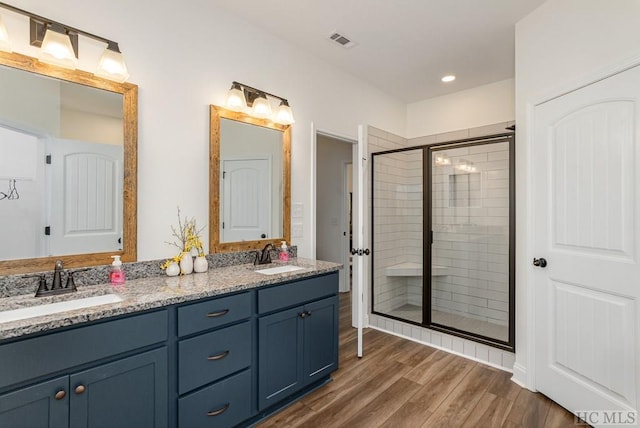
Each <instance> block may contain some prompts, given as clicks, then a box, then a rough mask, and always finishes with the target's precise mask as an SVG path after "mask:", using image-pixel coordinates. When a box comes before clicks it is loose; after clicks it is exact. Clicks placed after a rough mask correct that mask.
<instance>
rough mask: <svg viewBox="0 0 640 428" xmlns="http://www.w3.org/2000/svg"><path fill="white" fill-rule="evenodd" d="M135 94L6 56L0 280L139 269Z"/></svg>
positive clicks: (2, 61)
mask: <svg viewBox="0 0 640 428" xmlns="http://www.w3.org/2000/svg"><path fill="white" fill-rule="evenodd" d="M137 91H138V90H137V86H136V85H133V84H129V83H116V82H112V81H109V80H105V79H102V78H98V77H95V76H94V75H93V74H90V73H87V72H84V71H78V70H66V69H63V68H59V67H56V66H51V65H47V64H43V63H40V62H38V61H37V60H36V59H35V58H31V57H28V56H24V55H20V54H16V53H11V54H10V53H4V52H0V93H1V94H2V96H0V236H2V239H1V240H0V274H15V273H25V272H35V271H43V270H51V269H53V266H54V261H55V260H62V261H63V263H64V266H65V267H69V268H74V267H81V266H93V265H101V264H108V263H109V262H110V258H109V256H111V255H114V254H120V255H121V256H122V260H124V261H135V260H136V248H137V242H136V241H137V236H136V235H137V234H136V227H137V225H136V222H137V220H136V210H137V202H136V193H137V192H136V185H137V122H138V120H137Z"/></svg>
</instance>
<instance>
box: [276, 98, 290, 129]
mask: <svg viewBox="0 0 640 428" xmlns="http://www.w3.org/2000/svg"><path fill="white" fill-rule="evenodd" d="M275 121H276V122H278V123H280V124H282V125H291V124H293V123H295V119H294V118H293V111H291V107H289V102H288V101H287V100H282V101H281V102H280V105H279V106H278V108H277V109H276V115H275Z"/></svg>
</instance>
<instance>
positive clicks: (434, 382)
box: [258, 293, 576, 428]
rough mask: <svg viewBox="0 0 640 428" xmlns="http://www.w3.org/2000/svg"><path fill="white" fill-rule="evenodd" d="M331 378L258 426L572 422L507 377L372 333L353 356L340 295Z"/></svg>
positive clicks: (414, 427) (352, 336)
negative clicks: (336, 366)
mask: <svg viewBox="0 0 640 428" xmlns="http://www.w3.org/2000/svg"><path fill="white" fill-rule="evenodd" d="M340 306H341V307H340V311H341V312H340V369H339V370H338V371H337V372H335V373H334V374H333V382H331V383H329V384H328V385H326V386H324V387H322V388H320V389H318V390H316V391H315V392H313V393H311V394H309V395H307V396H306V397H304V398H302V399H301V400H299V401H298V402H296V403H294V404H292V405H291V406H289V407H288V408H286V409H284V410H283V411H281V412H280V413H278V414H275V415H274V416H272V417H271V418H269V419H267V420H266V421H264V422H262V423H261V424H260V425H258V427H259V428H269V427H278V428H283V427H287V428H289V427H291V428H294V427H305V428H307V427H309V428H314V427H323V428H325V427H326V428H334V427H335V428H337V427H349V428H357V427H363V428H374V427H384V428H405V427H406V428H418V427H447V428H451V427H473V428H475V427H483V428H484V427H575V426H576V425H575V424H574V419H573V415H572V414H571V413H569V412H568V411H566V410H565V409H563V408H562V407H560V406H558V405H557V404H555V403H554V402H552V401H551V400H549V399H548V398H546V397H545V396H543V395H541V394H535V393H532V392H530V391H528V390H526V389H523V388H520V387H519V386H517V385H516V384H515V383H513V382H511V381H510V377H511V374H510V373H507V372H503V371H501V370H497V369H494V368H491V367H488V366H485V365H482V364H479V363H476V362H473V361H470V360H467V359H465V358H462V357H458V356H455V355H452V354H449V353H447V352H444V351H440V350H437V349H435V348H430V347H427V346H424V345H420V344H418V343H414V342H411V341H408V340H405V339H401V338H399V337H396V336H392V335H389V334H385V333H382V332H379V331H376V330H372V329H366V330H365V333H364V356H363V358H361V359H358V358H357V357H356V346H357V344H356V330H355V329H353V328H352V327H351V303H350V296H349V294H347V293H344V294H342V295H341V298H340Z"/></svg>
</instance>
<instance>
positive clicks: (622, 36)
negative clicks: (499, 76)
mask: <svg viewBox="0 0 640 428" xmlns="http://www.w3.org/2000/svg"><path fill="white" fill-rule="evenodd" d="M639 16H640V2H639V1H637V0H616V1H610V0H548V1H547V2H546V3H544V4H543V5H542V6H540V7H539V8H538V9H536V10H535V11H533V12H532V13H531V14H530V15H528V16H527V17H525V18H524V19H523V20H521V21H520V22H518V24H517V25H516V121H517V126H518V127H517V142H516V144H517V149H516V174H517V176H516V213H517V217H516V220H517V224H516V241H517V246H516V254H517V261H516V275H517V278H516V287H517V291H516V293H517V296H518V298H517V300H516V316H517V320H516V328H517V329H516V349H517V353H516V365H515V367H514V379H515V380H516V381H518V382H520V383H521V384H523V385H526V386H527V387H529V388H533V387H534V382H533V376H532V371H531V370H530V367H531V364H532V360H531V358H530V357H529V353H530V352H531V350H532V346H531V345H532V342H531V340H532V335H531V334H530V328H531V327H532V325H531V324H528V320H529V316H530V314H531V313H530V310H531V309H532V306H531V302H532V300H531V294H529V292H530V291H531V290H530V284H529V283H528V281H527V279H528V274H529V273H530V271H531V269H532V267H531V264H530V261H531V258H532V257H533V256H534V254H532V253H531V251H530V249H529V248H530V240H529V239H528V238H529V237H530V236H532V234H533V233H534V231H533V230H531V229H529V230H527V226H528V218H527V212H528V210H529V209H530V205H528V201H527V197H528V193H527V191H528V188H527V178H528V150H529V144H528V138H529V133H530V131H531V130H530V129H529V127H528V121H527V105H528V103H530V102H533V101H534V100H537V101H541V100H543V99H544V98H545V97H546V96H548V95H558V94H559V93H560V91H561V90H562V89H563V88H567V87H568V86H571V84H572V82H577V81H582V80H583V79H584V78H586V77H587V76H592V75H594V73H596V74H597V73H598V71H599V70H602V69H605V68H608V67H610V66H612V65H614V64H616V63H620V62H621V61H623V60H624V59H625V58H629V57H631V56H636V55H640V46H639V45H638V40H640V25H638V17H639ZM539 256H540V255H538V257H539Z"/></svg>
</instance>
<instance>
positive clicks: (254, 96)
mask: <svg viewBox="0 0 640 428" xmlns="http://www.w3.org/2000/svg"><path fill="white" fill-rule="evenodd" d="M269 98H276V99H278V100H280V105H279V106H278V108H277V109H276V112H275V114H273V115H272V112H271V103H270V101H269ZM225 107H226V108H228V109H229V110H233V111H240V112H245V113H247V114H250V115H251V116H254V117H258V118H261V119H271V120H272V121H273V122H276V123H279V124H281V125H291V124H292V123H294V122H295V119H294V118H293V111H291V107H290V106H289V102H288V101H287V100H286V99H285V98H282V97H279V96H277V95H273V94H270V93H268V92H265V91H263V90H261V89H256V88H254V87H251V86H249V85H245V84H244V83H239V82H233V83H232V84H231V89H229V92H227V100H226V101H225ZM247 110H248V111H247Z"/></svg>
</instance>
